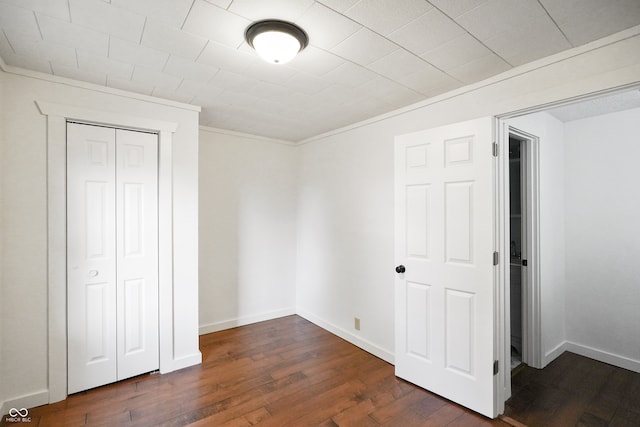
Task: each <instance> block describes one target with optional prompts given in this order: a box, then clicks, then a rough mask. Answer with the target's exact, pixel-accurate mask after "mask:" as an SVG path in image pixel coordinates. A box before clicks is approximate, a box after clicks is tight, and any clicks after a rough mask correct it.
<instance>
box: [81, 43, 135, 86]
mask: <svg viewBox="0 0 640 427" xmlns="http://www.w3.org/2000/svg"><path fill="white" fill-rule="evenodd" d="M77 54H78V68H79V69H80V70H84V71H88V72H92V73H99V72H104V73H106V74H107V75H109V76H114V77H119V78H122V79H130V78H131V74H132V73H133V65H131V64H129V63H126V62H120V61H114V60H113V59H111V58H108V57H107V56H102V55H96V54H94V53H93V52H88V51H85V50H82V49H78V50H77Z"/></svg>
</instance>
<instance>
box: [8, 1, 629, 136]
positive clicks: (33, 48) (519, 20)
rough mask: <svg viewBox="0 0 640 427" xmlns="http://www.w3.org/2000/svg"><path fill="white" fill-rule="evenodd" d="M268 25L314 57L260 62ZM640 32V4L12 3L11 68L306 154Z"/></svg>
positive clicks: (532, 2)
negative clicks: (361, 124)
mask: <svg viewBox="0 0 640 427" xmlns="http://www.w3.org/2000/svg"><path fill="white" fill-rule="evenodd" d="M266 18H278V19H284V20H288V21H291V22H295V23H297V24H298V25H300V26H301V27H302V28H303V29H304V30H305V31H306V32H307V33H308V35H309V39H310V45H309V46H308V47H307V48H306V49H305V50H304V51H303V52H302V53H301V54H300V55H298V57H297V58H295V59H294V60H293V61H292V62H290V63H289V64H287V65H273V64H268V63H266V62H264V61H262V60H260V59H259V58H258V56H257V55H256V53H255V52H254V51H253V50H252V49H251V48H250V47H249V46H248V45H247V44H246V42H245V41H244V31H245V29H246V28H247V26H249V25H250V24H251V23H252V22H253V21H256V20H260V19H266ZM638 24H640V0H430V1H426V0H316V1H314V0H0V30H1V32H0V57H2V59H3V60H4V62H5V63H6V64H8V65H12V66H16V67H21V68H26V69H29V70H35V71H40V72H43V73H48V74H53V75H56V76H62V77H68V78H72V79H76V80H81V81H86V82H92V83H95V84H98V85H103V86H109V87H113V88H118V89H124V90H128V91H133V92H137V93H141V94H146V95H153V96H157V97H160V98H166V99H171V100H175V101H180V102H186V103H191V104H195V105H200V106H202V114H201V116H200V123H201V124H202V125H205V126H212V127H217V128H223V129H229V130H234V131H239V132H246V133H251V134H255V135H261V136H267V137H272V138H278V139H283V140H287V141H300V140H303V139H305V138H308V137H311V136H314V135H318V134H321V133H324V132H327V131H330V130H333V129H336V128H339V127H342V126H345V125H348V124H351V123H355V122H358V121H361V120H364V119H367V118H370V117H373V116H376V115H379V114H382V113H385V112H388V111H392V110H395V109H397V108H400V107H404V106H406V105H409V104H413V103H416V102H419V101H422V100H424V99H427V98H429V97H432V96H434V95H438V94H440V93H443V92H446V91H449V90H451V89H455V88H457V87H460V86H463V85H466V84H470V83H474V82H477V81H480V80H483V79H485V78H487V77H490V76H493V75H495V74H498V73H501V72H503V71H506V70H508V69H510V68H513V67H515V66H518V65H521V64H524V63H527V62H530V61H533V60H535V59H538V58H542V57H545V56H548V55H551V54H554V53H557V52H560V51H563V50H566V49H570V48H572V47H575V46H579V45H582V44H585V43H588V42H590V41H593V40H596V39H598V38H601V37H604V36H607V35H610V34H613V33H616V32H618V31H621V30H624V29H626V28H630V27H632V26H635V25H638Z"/></svg>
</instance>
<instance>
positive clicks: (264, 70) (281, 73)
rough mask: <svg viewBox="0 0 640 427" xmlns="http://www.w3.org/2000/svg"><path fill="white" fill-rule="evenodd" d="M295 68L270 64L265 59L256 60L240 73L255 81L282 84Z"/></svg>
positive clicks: (294, 71)
mask: <svg viewBox="0 0 640 427" xmlns="http://www.w3.org/2000/svg"><path fill="white" fill-rule="evenodd" d="M295 73H297V70H296V69H294V68H291V67H288V66H286V65H276V64H271V63H269V62H266V61H256V62H255V63H254V64H252V65H251V66H249V67H248V68H247V69H246V70H244V72H243V73H242V74H244V75H245V76H248V77H252V78H253V79H255V80H257V81H263V82H269V83H275V84H284V83H285V82H286V81H287V80H289V79H290V78H291V77H292V76H293V75H294V74H295Z"/></svg>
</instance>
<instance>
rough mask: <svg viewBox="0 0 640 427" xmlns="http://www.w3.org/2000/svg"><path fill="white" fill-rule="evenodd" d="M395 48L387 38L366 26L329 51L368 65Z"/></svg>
mask: <svg viewBox="0 0 640 427" xmlns="http://www.w3.org/2000/svg"><path fill="white" fill-rule="evenodd" d="M396 49H398V46H397V45H395V44H393V43H391V42H390V41H389V40H387V39H385V38H384V37H382V36H380V35H378V34H376V33H374V32H373V31H371V30H369V29H367V28H362V29H361V30H359V31H358V32H357V33H355V34H353V35H352V36H351V37H349V38H348V39H346V40H344V41H343V42H341V43H340V44H338V45H337V46H336V47H334V48H333V49H331V52H333V53H335V54H336V55H338V56H341V57H343V58H346V59H349V60H351V61H353V62H356V63H358V64H360V65H368V64H370V63H372V62H374V61H376V60H378V59H380V58H382V57H383V56H386V55H388V54H390V53H391V52H393V51H394V50H396Z"/></svg>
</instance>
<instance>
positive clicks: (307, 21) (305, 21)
mask: <svg viewBox="0 0 640 427" xmlns="http://www.w3.org/2000/svg"><path fill="white" fill-rule="evenodd" d="M296 24H298V25H299V26H300V27H301V28H302V29H304V31H305V32H306V33H307V35H308V36H309V43H310V44H312V45H313V46H317V47H320V48H322V49H331V48H332V47H334V46H335V45H337V44H338V43H340V42H341V41H343V40H345V39H346V38H347V37H349V36H350V35H352V34H353V33H355V32H356V31H358V30H359V29H360V28H362V26H361V25H360V24H358V23H356V22H354V21H352V20H351V19H349V18H346V17H345V16H343V15H341V14H340V13H337V12H335V11H334V10H332V9H329V8H328V7H326V6H323V5H322V4H320V3H314V4H313V6H311V7H310V8H309V9H308V10H307V11H306V12H305V13H304V15H302V17H300V19H299V20H298V21H296ZM328 29H330V30H328Z"/></svg>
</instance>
